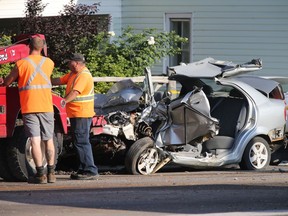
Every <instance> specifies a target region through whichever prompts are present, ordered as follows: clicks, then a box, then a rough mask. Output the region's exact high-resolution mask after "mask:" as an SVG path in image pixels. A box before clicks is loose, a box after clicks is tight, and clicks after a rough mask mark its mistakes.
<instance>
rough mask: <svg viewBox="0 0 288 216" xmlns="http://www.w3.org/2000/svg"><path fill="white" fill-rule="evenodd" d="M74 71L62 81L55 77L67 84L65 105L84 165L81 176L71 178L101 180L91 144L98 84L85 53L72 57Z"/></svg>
mask: <svg viewBox="0 0 288 216" xmlns="http://www.w3.org/2000/svg"><path fill="white" fill-rule="evenodd" d="M66 62H68V67H69V69H70V72H69V73H67V74H66V75H64V76H62V77H60V78H52V79H51V81H52V84H53V85H64V84H66V85H67V86H66V93H65V97H64V99H65V104H66V112H67V116H68V117H69V119H70V123H71V132H72V133H73V140H74V146H75V148H76V150H77V153H78V156H79V160H80V164H79V168H78V171H77V173H72V174H71V176H70V178H71V179H75V180H88V179H97V176H98V168H97V166H96V165H95V164H94V158H93V153H92V146H91V144H90V141H89V134H90V127H91V123H92V117H93V116H94V115H95V112H94V82H93V77H92V75H91V73H90V71H89V70H88V68H87V67H86V64H85V58H84V56H83V55H82V54H79V53H75V54H72V55H71V56H70V57H69V58H68V59H66Z"/></svg>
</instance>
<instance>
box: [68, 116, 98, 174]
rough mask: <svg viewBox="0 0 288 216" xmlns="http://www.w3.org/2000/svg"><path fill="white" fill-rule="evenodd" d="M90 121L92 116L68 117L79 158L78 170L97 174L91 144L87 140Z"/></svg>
mask: <svg viewBox="0 0 288 216" xmlns="http://www.w3.org/2000/svg"><path fill="white" fill-rule="evenodd" d="M91 122H92V118H70V123H71V131H72V133H73V140H74V146H75V148H76V150H77V153H78V156H79V160H80V165H79V170H78V172H91V173H94V174H98V168H97V167H96V166H95V164H94V158H93V153H92V146H91V144H90V141H89V133H90V126H91Z"/></svg>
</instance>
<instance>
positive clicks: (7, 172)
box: [0, 139, 14, 181]
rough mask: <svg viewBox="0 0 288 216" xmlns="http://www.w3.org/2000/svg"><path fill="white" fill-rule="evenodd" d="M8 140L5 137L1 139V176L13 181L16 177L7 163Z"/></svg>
mask: <svg viewBox="0 0 288 216" xmlns="http://www.w3.org/2000/svg"><path fill="white" fill-rule="evenodd" d="M6 150H7V142H6V140H5V139H2V140H1V141H0V177H1V178H3V179H4V180H5V181H13V180H14V177H13V175H12V173H11V172H10V169H9V167H8V164H7V154H6V152H7V151H6Z"/></svg>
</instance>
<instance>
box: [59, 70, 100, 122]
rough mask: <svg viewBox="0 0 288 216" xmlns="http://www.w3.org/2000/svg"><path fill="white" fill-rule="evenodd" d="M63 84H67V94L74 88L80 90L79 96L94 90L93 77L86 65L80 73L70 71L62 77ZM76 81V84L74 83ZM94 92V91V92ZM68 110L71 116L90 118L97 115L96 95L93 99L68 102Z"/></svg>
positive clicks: (68, 114)
mask: <svg viewBox="0 0 288 216" xmlns="http://www.w3.org/2000/svg"><path fill="white" fill-rule="evenodd" d="M60 81H61V84H67V87H66V95H68V94H69V93H70V92H71V91H72V90H76V91H78V92H79V95H78V97H83V96H86V95H89V94H91V91H93V92H94V82H93V77H92V75H91V73H90V72H89V70H88V69H87V68H86V67H85V68H84V69H83V70H82V71H81V72H79V73H72V72H70V73H68V74H66V75H64V76H62V77H61V78H60ZM73 83H74V84H73ZM93 94H94V93H93ZM66 112H67V116H68V117H69V118H77V117H78V118H81V117H82V118H90V117H93V116H94V115H95V112H94V96H93V99H92V100H87V101H71V102H69V103H67V104H66Z"/></svg>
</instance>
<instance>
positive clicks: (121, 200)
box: [0, 166, 288, 216]
mask: <svg viewBox="0 0 288 216" xmlns="http://www.w3.org/2000/svg"><path fill="white" fill-rule="evenodd" d="M57 178H58V179H57V182H56V183H55V184H46V185H31V184H27V183H25V182H3V181H1V180H0V216H14V215H15V216H16V215H17V216H18V215H21V216H60V215H61V216H62V215H69V216H79V215H80V216H88V215H89V216H90V215H91V216H92V215H93V216H95V215H96V216H98V215H117V216H122V215H123V216H124V215H125V216H130V215H131V216H132V215H141V216H146V215H147V216H148V215H149V216H150V215H177V216H178V215H219V216H220V215H221V216H225V215H259V216H260V215H261V216H262V215H288V166H286V167H280V166H278V167H269V169H267V170H265V171H261V172H255V171H254V172H244V171H240V170H238V169H233V168H232V169H231V168H228V169H218V170H215V169H214V170H186V169H182V170H179V169H170V170H169V169H167V170H164V171H162V172H160V173H156V174H154V175H150V176H133V175H127V174H125V173H121V172H117V171H116V172H115V171H113V172H107V171H102V172H101V175H100V177H99V178H98V180H89V181H77V180H70V179H69V175H62V174H61V175H57Z"/></svg>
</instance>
